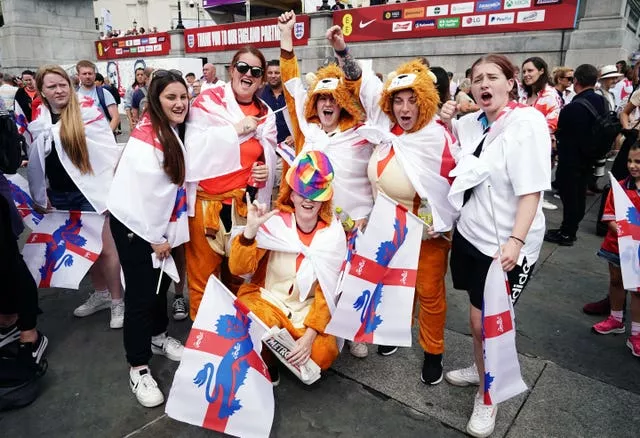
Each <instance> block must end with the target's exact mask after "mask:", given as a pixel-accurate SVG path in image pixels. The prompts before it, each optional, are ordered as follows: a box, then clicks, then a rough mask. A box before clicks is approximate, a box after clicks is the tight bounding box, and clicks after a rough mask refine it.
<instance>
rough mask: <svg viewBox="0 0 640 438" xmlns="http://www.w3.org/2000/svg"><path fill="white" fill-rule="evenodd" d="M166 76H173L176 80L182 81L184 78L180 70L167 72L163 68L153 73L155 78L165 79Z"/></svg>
mask: <svg viewBox="0 0 640 438" xmlns="http://www.w3.org/2000/svg"><path fill="white" fill-rule="evenodd" d="M166 76H173V77H174V78H175V79H180V78H182V72H181V71H180V70H175V69H171V70H165V69H162V68H159V69H158V70H154V71H153V77H154V78H164V77H166Z"/></svg>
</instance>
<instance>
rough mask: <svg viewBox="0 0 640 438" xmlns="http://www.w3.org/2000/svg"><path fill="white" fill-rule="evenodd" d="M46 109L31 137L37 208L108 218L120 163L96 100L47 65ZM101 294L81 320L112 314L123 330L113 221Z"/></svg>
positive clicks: (97, 267) (82, 310)
mask: <svg viewBox="0 0 640 438" xmlns="http://www.w3.org/2000/svg"><path fill="white" fill-rule="evenodd" d="M36 86H37V88H38V91H39V92H40V95H41V96H42V104H41V105H39V106H37V107H34V108H33V109H32V117H33V121H32V122H31V123H30V124H29V126H28V132H27V133H25V138H26V139H27V141H28V142H30V143H31V145H30V148H29V166H28V168H27V174H28V178H29V189H30V191H31V195H32V197H33V200H34V201H35V203H36V204H37V205H38V206H40V208H41V209H42V210H43V211H46V210H49V209H52V208H55V209H57V210H76V211H89V212H97V213H99V214H104V213H105V212H106V210H107V207H106V193H107V192H108V188H109V186H110V185H111V181H112V179H113V171H114V169H115V166H116V164H117V162H118V159H119V158H120V148H119V147H118V145H117V144H116V142H115V140H114V138H113V134H112V133H111V129H110V128H109V124H108V123H107V120H106V119H105V117H104V115H103V114H102V113H101V112H100V111H99V110H98V109H97V107H95V106H94V105H93V102H92V101H91V98H89V97H86V96H83V97H81V98H79V97H78V96H77V95H76V93H75V92H74V91H73V88H72V87H71V80H70V78H69V76H68V75H67V73H66V72H65V71H64V70H63V69H62V67H60V66H58V65H45V66H43V67H41V68H40V69H39V70H38V73H37V74H36ZM90 272H91V279H92V282H93V286H94V287H95V292H93V293H92V294H91V295H90V296H89V299H88V300H87V301H86V302H85V303H84V304H82V305H81V306H79V307H78V308H76V309H75V311H74V312H73V313H74V315H76V316H78V317H83V316H88V315H91V314H93V313H95V312H97V311H99V310H103V309H108V308H110V309H111V322H110V326H111V328H122V321H123V317H124V304H123V302H122V290H121V286H120V262H119V260H118V253H117V252H116V248H115V244H114V243H113V238H112V237H111V230H110V228H109V221H105V223H104V227H103V230H102V252H101V253H100V257H98V260H97V261H96V262H95V263H94V264H93V266H92V267H91V270H90Z"/></svg>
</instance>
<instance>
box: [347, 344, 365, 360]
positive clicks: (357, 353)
mask: <svg viewBox="0 0 640 438" xmlns="http://www.w3.org/2000/svg"><path fill="white" fill-rule="evenodd" d="M349 351H350V352H351V355H352V356H353V357H359V358H361V359H362V358H364V357H367V356H368V355H369V347H367V344H365V343H364V342H350V343H349Z"/></svg>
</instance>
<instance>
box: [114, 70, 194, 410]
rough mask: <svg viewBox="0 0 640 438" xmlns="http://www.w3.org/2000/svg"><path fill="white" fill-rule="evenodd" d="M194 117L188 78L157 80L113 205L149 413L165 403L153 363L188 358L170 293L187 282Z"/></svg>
mask: <svg viewBox="0 0 640 438" xmlns="http://www.w3.org/2000/svg"><path fill="white" fill-rule="evenodd" d="M188 113H189V95H188V92H187V85H186V83H185V82H184V79H182V74H181V73H180V72H178V71H176V70H157V71H156V72H154V76H153V79H152V80H151V84H150V86H149V104H148V107H147V111H146V112H145V114H144V115H143V117H142V119H141V120H140V122H139V123H138V125H137V126H136V128H135V129H134V130H133V132H132V133H131V138H130V139H129V142H128V143H127V146H126V147H125V150H124V152H123V154H122V159H121V160H120V163H119V164H118V169H117V170H116V174H115V176H114V179H113V185H112V187H111V191H110V193H109V199H108V207H109V211H110V212H111V229H112V231H113V237H114V240H115V242H116V247H117V248H118V253H119V254H120V260H121V263H122V270H123V272H124V277H125V282H126V286H127V293H126V295H125V302H126V306H125V315H124V348H125V351H126V356H127V361H128V362H129V365H130V366H131V369H130V371H129V385H130V387H131V390H132V391H133V393H134V394H135V395H136V398H137V399H138V401H139V402H140V404H142V405H143V406H145V407H154V406H158V405H160V404H162V403H163V402H164V396H163V395H162V392H161V391H160V389H159V388H158V385H157V383H156V381H155V380H154V379H153V377H152V376H151V372H150V370H149V360H150V359H151V356H152V355H153V354H159V355H163V356H166V357H167V358H169V359H171V360H175V361H179V360H180V358H181V356H182V350H183V346H182V344H181V343H180V342H179V341H177V340H176V339H174V338H171V337H169V336H167V325H168V322H169V319H168V317H167V289H168V288H169V285H170V284H171V279H170V277H171V278H173V279H174V280H175V281H179V278H178V275H177V270H176V266H175V262H174V261H173V258H172V257H171V250H172V248H175V247H177V246H179V245H181V244H182V243H184V242H186V241H188V240H189V229H188V223H187V217H186V210H187V205H186V190H185V151H184V146H183V144H182V139H183V138H184V132H185V125H184V120H185V118H186V116H187V114H188ZM133 187H135V190H132V188H133Z"/></svg>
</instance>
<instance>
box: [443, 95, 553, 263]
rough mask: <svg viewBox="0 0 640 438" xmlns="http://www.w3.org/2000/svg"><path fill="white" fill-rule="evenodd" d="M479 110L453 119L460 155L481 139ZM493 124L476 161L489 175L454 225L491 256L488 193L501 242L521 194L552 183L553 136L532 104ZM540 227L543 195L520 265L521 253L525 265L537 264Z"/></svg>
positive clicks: (492, 243) (492, 229) (492, 234)
mask: <svg viewBox="0 0 640 438" xmlns="http://www.w3.org/2000/svg"><path fill="white" fill-rule="evenodd" d="M481 114H482V111H478V112H475V113H472V114H468V115H466V116H464V117H462V118H460V119H459V120H454V121H453V132H454V135H455V136H456V138H457V139H458V141H459V142H460V146H461V148H462V152H461V154H462V155H467V154H473V152H474V151H475V149H476V148H477V146H478V145H479V144H480V141H481V140H482V137H483V132H484V127H483V125H482V122H481V121H480V120H479V116H480V115H481ZM499 122H501V123H499ZM500 125H502V126H500ZM494 128H496V129H495V131H494V132H493V133H491V131H490V132H489V134H488V135H487V139H486V140H485V142H484V144H483V148H482V152H481V154H480V160H481V161H482V162H484V163H485V164H486V165H487V166H488V168H489V177H488V178H487V179H486V180H485V181H483V182H482V183H481V184H479V185H478V186H476V187H475V188H474V189H473V194H472V195H471V198H470V199H469V201H468V202H467V203H466V204H465V205H464V207H463V208H462V210H461V212H460V219H459V220H458V224H457V229H458V231H459V232H460V234H462V236H463V237H464V238H465V239H467V240H468V241H469V242H471V243H472V244H473V245H474V246H475V247H476V248H477V249H478V250H479V251H480V252H482V253H483V254H485V255H488V256H490V257H493V255H494V254H496V252H497V251H498V242H496V231H495V226H494V221H493V219H492V213H491V197H492V198H493V206H494V209H495V215H496V223H497V228H498V236H499V240H500V244H504V243H506V242H507V240H508V239H509V236H510V235H511V234H512V229H513V225H514V223H515V217H516V210H517V208H518V198H519V196H522V195H526V194H529V193H536V192H542V191H543V190H548V189H550V188H551V164H550V163H549V156H550V154H551V139H550V137H549V128H548V127H547V122H546V120H545V118H544V116H543V115H542V113H540V112H539V111H538V110H536V109H535V108H532V107H526V108H522V107H518V108H515V109H513V110H512V111H511V112H510V113H508V114H507V115H505V116H504V120H498V121H497V122H495V123H494ZM489 186H491V189H489ZM490 190H491V191H490ZM544 231H545V218H544V214H543V213H542V197H541V198H540V202H539V203H538V208H537V210H536V215H535V217H534V219H533V223H532V224H531V228H530V229H529V233H528V234H527V236H526V237H525V239H524V240H525V242H526V243H525V245H524V247H523V248H522V250H521V252H520V259H519V260H518V263H519V264H520V263H521V262H522V257H523V256H526V257H527V261H528V263H529V264H532V263H535V261H536V260H537V259H538V255H539V253H540V248H541V247H542V240H543V238H544Z"/></svg>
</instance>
